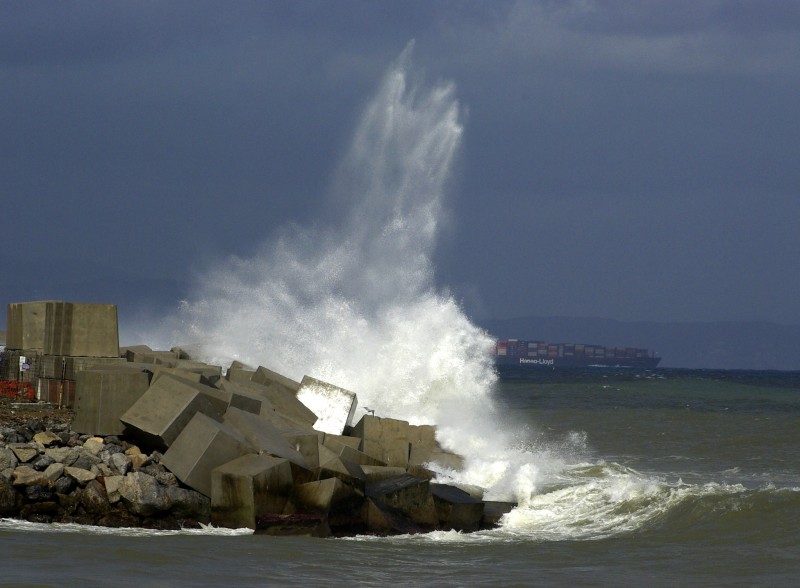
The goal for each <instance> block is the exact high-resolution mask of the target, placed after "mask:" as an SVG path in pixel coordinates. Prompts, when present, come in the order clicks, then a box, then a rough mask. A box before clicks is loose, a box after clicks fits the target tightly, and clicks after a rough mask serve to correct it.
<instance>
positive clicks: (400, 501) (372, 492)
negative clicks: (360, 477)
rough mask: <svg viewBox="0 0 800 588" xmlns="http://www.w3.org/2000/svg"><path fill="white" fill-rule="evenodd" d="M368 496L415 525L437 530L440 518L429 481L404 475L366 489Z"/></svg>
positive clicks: (370, 485) (368, 486)
mask: <svg viewBox="0 0 800 588" xmlns="http://www.w3.org/2000/svg"><path fill="white" fill-rule="evenodd" d="M366 495H367V496H368V497H369V498H371V499H373V500H374V501H376V502H379V503H381V504H383V505H386V506H387V507H389V508H390V509H393V510H396V511H398V512H400V513H402V514H403V515H404V516H406V517H408V519H409V520H411V521H413V522H414V523H416V524H418V525H421V526H424V527H427V528H430V529H435V528H436V527H437V525H438V522H439V518H438V516H437V514H436V506H435V505H434V502H433V496H432V495H431V490H430V483H429V482H428V480H425V479H422V478H417V477H415V476H412V475H410V474H403V475H402V476H397V477H396V478H389V479H387V480H382V481H380V482H376V483H374V484H369V485H367V487H366Z"/></svg>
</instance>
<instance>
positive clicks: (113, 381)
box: [72, 367, 150, 435]
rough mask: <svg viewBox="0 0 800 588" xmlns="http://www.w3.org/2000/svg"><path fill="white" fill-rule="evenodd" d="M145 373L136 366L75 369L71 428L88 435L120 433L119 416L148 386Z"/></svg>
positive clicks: (121, 425) (123, 427)
mask: <svg viewBox="0 0 800 588" xmlns="http://www.w3.org/2000/svg"><path fill="white" fill-rule="evenodd" d="M149 386H150V383H149V380H148V376H147V374H146V373H144V372H142V371H140V370H137V369H125V368H117V367H110V368H100V369H88V370H84V371H82V372H79V373H78V379H77V383H76V390H75V396H76V398H75V416H74V417H73V419H72V430H73V431H76V432H78V433H85V434H90V435H120V434H122V433H123V431H124V430H125V425H124V424H123V423H122V421H120V417H121V416H122V415H123V414H124V413H125V412H126V411H128V409H130V407H131V406H133V404H134V403H135V402H136V401H137V400H139V399H140V398H141V397H142V395H143V394H144V393H145V392H146V391H147V389H148V388H149Z"/></svg>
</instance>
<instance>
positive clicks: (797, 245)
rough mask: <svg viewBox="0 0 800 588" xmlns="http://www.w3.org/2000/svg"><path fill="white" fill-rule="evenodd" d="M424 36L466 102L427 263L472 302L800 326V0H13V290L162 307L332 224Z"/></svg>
mask: <svg viewBox="0 0 800 588" xmlns="http://www.w3.org/2000/svg"><path fill="white" fill-rule="evenodd" d="M412 39H414V41H415V45H414V53H413V60H414V63H415V66H416V68H417V70H418V74H419V76H420V77H421V78H423V79H424V80H427V81H428V82H429V83H436V82H438V81H440V80H451V81H452V82H453V83H454V84H455V88H456V95H457V97H458V100H459V103H460V105H461V108H462V112H463V120H464V124H465V131H464V135H463V143H462V145H461V149H460V153H459V157H458V162H457V165H456V166H455V169H454V171H453V176H452V179H451V183H450V186H449V192H448V198H447V218H446V223H445V224H444V230H443V231H442V233H441V235H440V237H439V241H438V247H437V249H436V252H435V258H434V261H435V267H436V280H437V284H438V285H439V286H440V287H441V288H443V289H444V288H449V290H450V291H451V292H452V293H453V295H454V296H456V298H458V299H459V300H461V301H462V303H463V306H464V308H465V310H466V312H467V313H468V314H469V315H470V316H472V317H473V318H475V319H476V320H480V319H481V318H511V317H515V316H525V315H540V316H593V317H603V318H611V319H617V320H631V321H719V320H767V321H774V322H777V323H782V324H792V325H798V324H800V295H798V293H799V291H800V271H799V270H800V230H799V229H800V190H799V188H800V107H798V104H799V102H798V100H799V99H798V96H800V3H797V2H793V1H785V2H782V1H777V0H776V1H766V2H765V1H734V0H731V1H703V0H700V1H698V0H691V1H689V0H687V1H683V0H670V1H669V2H662V1H646V0H636V1H633V0H631V1H623V0H620V1H614V0H605V1H592V0H584V1H574V2H571V1H560V0H559V1H556V0H553V1H528V2H503V1H493V2H482V1H481V2H469V1H459V2H455V1H452V2H451V1H424V2H373V1H363V2H361V1H348V0H345V1H337V2H327V1H324V2H310V1H293V2H266V1H258V2H207V1H202V0H192V1H165V2H161V1H158V2H156V1H138V2H121V1H120V2H108V1H103V2H92V1H82V2H70V1H61V2H15V1H10V0H2V1H0V88H1V90H0V141H2V153H1V154H0V193H1V194H2V200H1V201H2V213H0V218H2V232H1V233H0V234H2V237H1V239H2V241H0V242H2V245H3V247H2V249H3V251H2V259H3V261H2V264H1V265H0V267H2V273H3V275H2V279H0V302H2V303H3V304H6V303H8V302H19V301H26V300H38V299H62V300H75V301H98V302H114V303H117V304H119V305H120V313H121V315H122V316H125V314H126V313H130V312H132V309H133V308H134V307H148V308H150V309H151V310H153V311H155V312H162V311H164V312H167V311H168V310H169V309H171V308H174V307H175V306H176V305H177V302H178V300H180V299H182V298H185V297H190V296H191V289H192V282H193V280H194V277H195V276H196V275H198V274H202V272H203V271H204V268H206V267H208V265H209V264H210V263H212V262H213V261H215V260H219V259H224V258H226V257H227V256H230V255H237V256H243V257H246V256H248V255H251V254H252V253H253V252H254V251H255V250H257V248H258V247H259V246H260V244H261V243H263V242H264V240H265V239H268V238H269V237H270V236H271V235H274V234H275V233H276V232H277V231H280V230H281V229H282V228H283V227H286V226H289V225H292V224H297V225H302V226H313V225H324V224H325V223H326V222H327V221H328V220H329V218H330V217H334V216H335V215H336V214H337V211H336V208H335V206H332V204H331V203H330V201H329V200H328V199H327V198H326V195H327V194H329V193H330V186H331V182H332V178H333V175H334V172H335V169H336V166H337V163H338V162H339V160H340V158H341V155H342V153H343V152H344V151H345V150H346V147H347V145H348V142H349V141H350V138H351V136H352V134H353V132H354V127H355V125H356V122H357V121H358V118H359V116H360V114H361V112H362V110H363V108H364V106H365V104H366V102H367V100H368V99H369V98H370V96H371V95H372V93H373V92H374V91H375V89H376V88H377V86H378V84H379V83H380V80H381V78H382V76H383V74H384V72H385V71H386V69H387V68H388V67H389V66H390V65H391V64H392V62H393V61H394V60H395V59H396V58H397V56H398V55H399V54H400V53H401V52H402V51H403V49H404V47H406V45H407V44H408V43H409V41H410V40H412ZM0 321H2V322H4V315H2V314H0Z"/></svg>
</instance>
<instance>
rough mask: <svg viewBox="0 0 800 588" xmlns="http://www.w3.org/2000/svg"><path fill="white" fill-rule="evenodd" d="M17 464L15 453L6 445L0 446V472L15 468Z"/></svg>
mask: <svg viewBox="0 0 800 588" xmlns="http://www.w3.org/2000/svg"><path fill="white" fill-rule="evenodd" d="M18 464H19V459H18V458H17V455H16V454H15V453H14V452H13V451H11V450H10V449H9V448H8V447H3V448H0V472H2V471H5V470H7V469H9V468H15V467H17V465H18Z"/></svg>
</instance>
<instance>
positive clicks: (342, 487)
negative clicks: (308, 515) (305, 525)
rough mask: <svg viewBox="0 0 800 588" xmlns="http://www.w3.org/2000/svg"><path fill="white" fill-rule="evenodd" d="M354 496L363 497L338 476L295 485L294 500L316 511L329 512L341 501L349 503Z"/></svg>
mask: <svg viewBox="0 0 800 588" xmlns="http://www.w3.org/2000/svg"><path fill="white" fill-rule="evenodd" d="M354 498H356V499H360V498H363V495H361V494H360V493H358V492H357V491H356V490H355V488H353V487H352V486H350V485H349V484H346V483H345V482H343V481H342V480H340V479H339V478H328V479H326V480H317V481H314V482H308V483H306V484H299V485H297V486H295V500H296V501H297V503H298V505H299V506H301V507H303V508H305V509H308V510H313V511H317V512H325V513H327V512H329V511H330V510H331V509H332V508H335V507H337V506H339V505H341V504H342V503H347V504H348V505H350V503H351V501H352V500H353V499H354Z"/></svg>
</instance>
